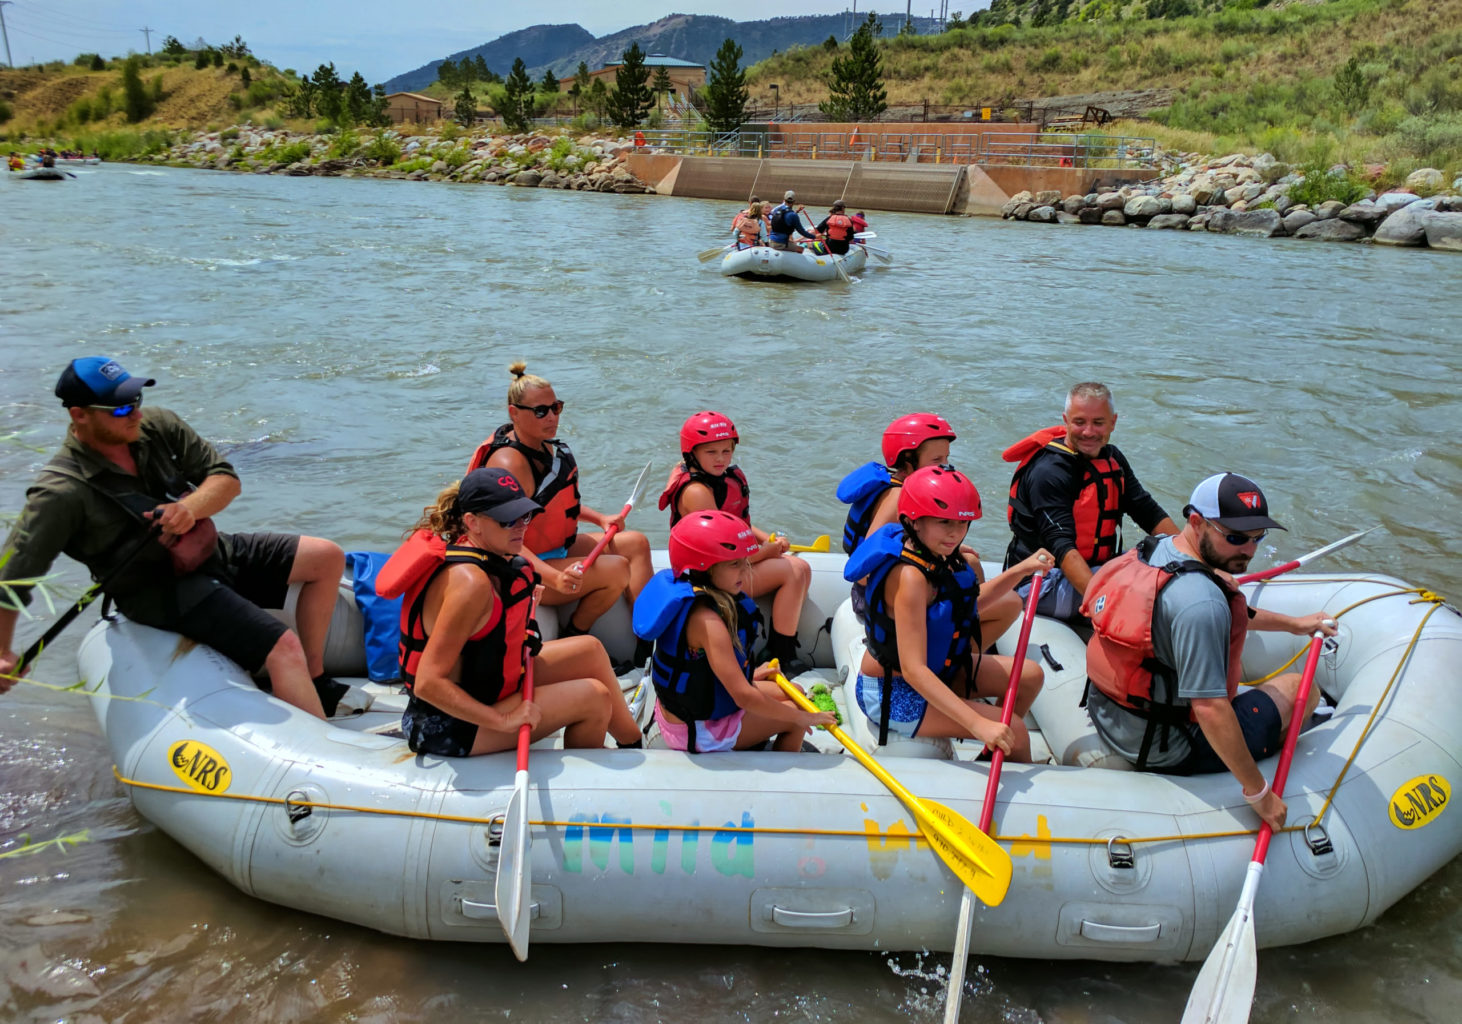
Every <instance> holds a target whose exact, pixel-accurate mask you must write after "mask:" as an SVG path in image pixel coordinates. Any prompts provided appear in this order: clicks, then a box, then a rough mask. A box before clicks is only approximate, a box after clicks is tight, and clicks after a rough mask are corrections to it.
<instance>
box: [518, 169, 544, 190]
mask: <svg viewBox="0 0 1462 1024" xmlns="http://www.w3.org/2000/svg"><path fill="white" fill-rule="evenodd" d="M542 180H543V175H541V174H539V173H538V172H537V171H519V172H518V173H517V174H515V175H513V177H512V183H513V184H514V185H522V186H523V187H525V188H537V187H538V183H539V182H540V181H542Z"/></svg>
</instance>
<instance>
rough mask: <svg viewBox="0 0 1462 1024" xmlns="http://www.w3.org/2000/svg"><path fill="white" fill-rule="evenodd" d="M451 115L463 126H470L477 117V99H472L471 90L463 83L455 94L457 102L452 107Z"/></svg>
mask: <svg viewBox="0 0 1462 1024" xmlns="http://www.w3.org/2000/svg"><path fill="white" fill-rule="evenodd" d="M452 115H453V117H455V119H456V121H457V123H458V124H460V125H461V126H462V127H463V128H471V127H472V122H473V121H474V120H475V119H476V117H477V100H475V99H473V97H472V90H471V89H470V88H468V87H467V86H465V85H464V86H462V91H461V92H459V93H458V94H457V102H456V104H454V105H453V107H452Z"/></svg>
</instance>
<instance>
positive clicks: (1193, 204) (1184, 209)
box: [1173, 195, 1198, 217]
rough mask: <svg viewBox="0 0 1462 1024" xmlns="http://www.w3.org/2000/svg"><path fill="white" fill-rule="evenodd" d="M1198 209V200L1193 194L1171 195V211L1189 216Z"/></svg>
mask: <svg viewBox="0 0 1462 1024" xmlns="http://www.w3.org/2000/svg"><path fill="white" fill-rule="evenodd" d="M1197 211H1198V201H1197V200H1196V199H1195V198H1194V197H1193V196H1184V195H1177V196H1173V212H1174V213H1181V214H1182V215H1183V216H1185V217H1191V216H1193V214H1194V213H1196V212H1197Z"/></svg>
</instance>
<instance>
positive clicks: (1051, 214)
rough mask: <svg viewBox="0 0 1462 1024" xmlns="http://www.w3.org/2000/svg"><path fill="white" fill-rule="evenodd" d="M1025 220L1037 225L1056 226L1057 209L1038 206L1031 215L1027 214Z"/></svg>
mask: <svg viewBox="0 0 1462 1024" xmlns="http://www.w3.org/2000/svg"><path fill="white" fill-rule="evenodd" d="M1042 195H1044V193H1042ZM1025 219H1026V220H1033V221H1035V222H1036V223H1037V224H1054V223H1056V208H1055V207H1054V206H1037V207H1036V208H1035V209H1034V210H1032V211H1031V212H1030V213H1028V214H1026V216H1025Z"/></svg>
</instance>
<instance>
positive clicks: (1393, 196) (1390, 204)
mask: <svg viewBox="0 0 1462 1024" xmlns="http://www.w3.org/2000/svg"><path fill="white" fill-rule="evenodd" d="M1420 198H1421V196H1418V195H1413V194H1412V193H1410V192H1384V193H1382V194H1381V195H1378V196H1376V199H1375V203H1376V205H1377V206H1379V207H1380V208H1381V209H1382V210H1385V211H1386V212H1387V213H1395V212H1396V211H1397V210H1399V209H1401V208H1402V207H1403V206H1410V205H1411V204H1412V203H1414V202H1416V201H1417V200H1418V199H1420Z"/></svg>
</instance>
